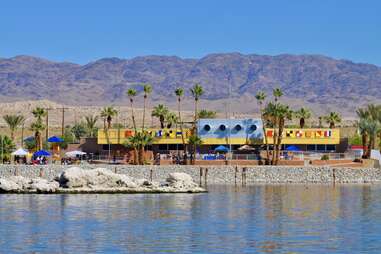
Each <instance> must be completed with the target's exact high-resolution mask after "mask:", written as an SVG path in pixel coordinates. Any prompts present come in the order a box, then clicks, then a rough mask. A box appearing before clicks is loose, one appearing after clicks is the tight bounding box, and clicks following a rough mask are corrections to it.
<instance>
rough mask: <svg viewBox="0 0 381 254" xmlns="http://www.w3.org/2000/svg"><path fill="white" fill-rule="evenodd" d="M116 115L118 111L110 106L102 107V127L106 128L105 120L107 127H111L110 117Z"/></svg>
mask: <svg viewBox="0 0 381 254" xmlns="http://www.w3.org/2000/svg"><path fill="white" fill-rule="evenodd" d="M116 115H118V111H117V110H116V109H114V107H112V106H109V107H104V108H103V109H102V112H101V117H102V118H103V123H104V128H106V122H107V129H111V122H112V118H113V117H114V116H116Z"/></svg>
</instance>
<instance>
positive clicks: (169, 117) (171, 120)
mask: <svg viewBox="0 0 381 254" xmlns="http://www.w3.org/2000/svg"><path fill="white" fill-rule="evenodd" d="M178 121H179V119H178V118H177V116H176V114H175V113H173V112H168V113H167V114H166V116H165V122H166V123H167V128H168V129H170V128H172V126H173V125H174V124H177V123H178Z"/></svg>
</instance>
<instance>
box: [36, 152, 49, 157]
mask: <svg viewBox="0 0 381 254" xmlns="http://www.w3.org/2000/svg"><path fill="white" fill-rule="evenodd" d="M33 156H34V157H38V156H50V153H49V152H48V151H45V150H40V151H37V152H35V153H34V154H33Z"/></svg>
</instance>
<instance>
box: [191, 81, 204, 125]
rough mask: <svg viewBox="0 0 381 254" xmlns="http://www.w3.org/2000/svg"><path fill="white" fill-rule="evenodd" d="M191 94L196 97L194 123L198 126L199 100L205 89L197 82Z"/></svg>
mask: <svg viewBox="0 0 381 254" xmlns="http://www.w3.org/2000/svg"><path fill="white" fill-rule="evenodd" d="M190 91H191V94H192V96H193V98H194V124H195V126H196V121H197V116H198V101H199V99H200V97H201V96H202V95H203V94H204V89H203V88H202V86H201V85H200V84H199V83H196V84H195V85H194V86H193V87H192V88H191V89H190Z"/></svg>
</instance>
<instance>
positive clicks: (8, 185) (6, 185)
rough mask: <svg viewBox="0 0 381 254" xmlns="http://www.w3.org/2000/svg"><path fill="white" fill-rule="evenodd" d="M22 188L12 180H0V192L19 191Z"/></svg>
mask: <svg viewBox="0 0 381 254" xmlns="http://www.w3.org/2000/svg"><path fill="white" fill-rule="evenodd" d="M21 189H22V188H21V187H20V186H19V185H18V184H17V183H15V182H14V181H12V180H9V179H4V178H0V191H3V192H12V191H20V190H21Z"/></svg>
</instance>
